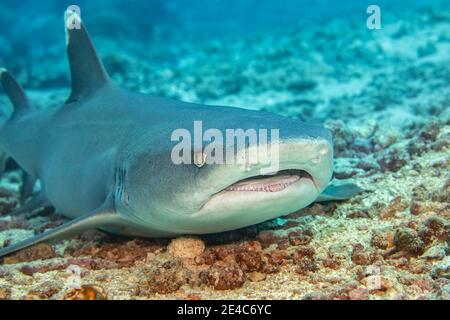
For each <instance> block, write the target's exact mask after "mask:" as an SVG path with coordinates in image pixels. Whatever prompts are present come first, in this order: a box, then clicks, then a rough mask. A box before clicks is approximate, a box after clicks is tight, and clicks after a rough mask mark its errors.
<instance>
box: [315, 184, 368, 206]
mask: <svg viewBox="0 0 450 320" xmlns="http://www.w3.org/2000/svg"><path fill="white" fill-rule="evenodd" d="M362 191H364V189H361V188H360V187H358V186H357V185H356V184H353V183H347V184H342V185H333V184H331V185H329V186H328V187H327V188H326V189H325V190H324V191H323V192H322V193H321V194H320V195H319V197H318V198H317V199H316V201H315V202H325V201H342V200H347V199H350V198H352V197H354V196H356V195H357V194H359V193H361V192H362Z"/></svg>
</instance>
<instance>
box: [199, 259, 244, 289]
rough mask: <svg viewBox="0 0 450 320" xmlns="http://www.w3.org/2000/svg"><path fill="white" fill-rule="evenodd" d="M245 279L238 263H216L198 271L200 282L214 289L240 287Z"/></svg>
mask: <svg viewBox="0 0 450 320" xmlns="http://www.w3.org/2000/svg"><path fill="white" fill-rule="evenodd" d="M245 279H246V277H245V274H244V272H243V271H242V270H241V268H239V266H238V265H227V266H221V265H218V264H216V265H213V266H212V267H211V268H210V269H209V270H205V271H202V272H201V273H200V280H201V282H202V283H204V284H206V285H208V286H210V287H213V288H214V289H216V290H230V289H236V288H240V287H242V286H243V285H244V283H245Z"/></svg>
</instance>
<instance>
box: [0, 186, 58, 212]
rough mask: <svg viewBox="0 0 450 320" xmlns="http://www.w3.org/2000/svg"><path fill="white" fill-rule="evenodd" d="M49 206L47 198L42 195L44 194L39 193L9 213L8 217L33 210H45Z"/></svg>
mask: <svg viewBox="0 0 450 320" xmlns="http://www.w3.org/2000/svg"><path fill="white" fill-rule="evenodd" d="M50 205H51V204H50V202H49V201H48V199H47V196H46V195H45V194H44V192H42V191H41V192H39V193H38V194H36V195H35V196H33V197H32V198H31V199H30V200H28V201H27V202H25V203H24V204H23V205H22V206H20V208H17V209H15V210H13V211H11V212H8V213H7V214H8V215H17V214H21V213H26V212H28V213H31V212H33V211H34V210H36V209H38V208H45V207H49V206H50Z"/></svg>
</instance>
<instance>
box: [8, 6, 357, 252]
mask: <svg viewBox="0 0 450 320" xmlns="http://www.w3.org/2000/svg"><path fill="white" fill-rule="evenodd" d="M67 18H71V19H77V22H79V25H80V28H78V29H77V28H74V29H71V28H68V27H67V26H66V37H67V53H68V57H69V63H70V71H71V84H72V91H71V94H70V97H69V98H68V100H67V101H66V103H65V104H64V105H63V106H61V107H60V108H57V109H51V110H37V109H33V108H32V107H31V106H30V103H29V102H28V99H27V98H26V96H25V93H24V90H23V89H22V87H21V86H20V85H19V84H18V83H17V81H16V80H15V79H14V78H13V77H12V76H11V74H10V73H9V72H8V71H7V70H5V69H1V71H0V80H1V84H2V87H3V88H4V91H5V92H6V94H7V95H8V97H9V99H10V101H11V103H12V105H13V111H12V112H10V113H9V112H3V114H2V116H1V118H0V160H1V161H0V162H1V163H0V167H4V160H5V159H6V158H7V157H10V158H12V159H14V160H15V162H16V163H17V164H18V165H19V166H20V167H21V168H22V169H23V170H24V172H26V175H25V177H26V179H24V183H23V188H22V193H23V196H24V198H26V197H28V196H30V195H31V196H32V197H31V199H30V200H28V202H25V203H24V204H23V206H22V207H21V208H19V209H17V210H16V211H15V212H13V213H12V214H14V213H15V214H17V213H20V212H30V211H32V210H34V209H37V208H39V207H44V206H53V207H54V208H55V209H56V211H57V212H59V213H62V214H63V215H64V216H66V217H68V218H70V219H71V220H70V221H69V222H67V223H64V224H62V225H61V226H59V227H56V228H54V229H51V230H48V231H45V232H43V233H41V234H38V235H35V236H34V237H31V238H29V239H26V240H24V241H22V242H18V243H15V244H12V245H10V246H8V247H5V248H2V249H0V256H4V255H7V254H9V253H12V252H15V251H17V250H20V249H23V248H25V247H28V246H31V245H34V244H37V243H39V242H42V241H54V240H56V239H62V238H67V237H71V236H74V235H77V234H79V233H81V232H83V231H86V230H88V229H93V228H99V229H101V230H104V231H106V232H110V233H113V234H119V235H126V236H137V237H173V236H177V235H185V234H207V233H217V232H223V231H229V230H234V229H238V228H242V227H245V226H249V225H253V224H257V223H260V222H263V221H266V220H269V219H273V218H277V217H280V216H284V215H287V214H289V213H292V212H295V211H297V210H299V209H301V208H304V207H306V206H308V205H309V204H311V203H313V202H314V201H324V200H343V199H347V198H349V197H352V196H353V195H355V194H357V193H358V192H359V191H360V189H359V188H358V187H357V186H355V185H352V184H346V185H341V186H330V185H329V184H330V181H331V179H332V174H333V144H332V137H331V133H330V131H329V130H327V129H325V128H323V127H320V126H313V125H308V124H306V123H302V122H299V121H297V120H294V119H290V118H286V117H282V116H279V115H276V114H272V113H268V112H262V111H251V110H245V109H240V108H232V107H218V106H217V107H216V106H214V107H212V106H204V105H199V104H192V103H185V102H180V101H176V100H171V99H165V98H161V97H155V96H148V95H144V94H139V93H133V92H129V91H127V90H125V89H122V88H119V87H118V86H116V85H115V84H114V83H112V81H111V80H110V78H109V76H108V75H107V73H106V70H105V68H104V66H103V64H102V62H101V61H100V59H99V58H98V56H97V53H96V51H95V48H94V46H93V44H92V42H91V39H90V37H89V35H88V33H87V31H86V29H85V26H84V24H83V23H82V22H81V19H80V17H79V16H78V15H76V14H75V13H73V12H67V13H66V19H67ZM66 21H67V20H66ZM196 120H201V121H202V123H203V127H204V128H205V129H207V128H216V129H218V130H220V131H221V132H224V131H225V129H226V128H243V129H244V130H245V129H247V128H254V129H262V128H264V129H272V128H277V129H279V135H280V136H279V171H278V173H277V174H275V175H271V176H264V175H261V174H260V169H261V168H260V167H259V166H258V165H255V166H252V167H251V168H250V169H248V168H246V169H244V168H243V166H242V165H238V164H210V165H205V166H198V165H195V164H181V165H177V164H174V163H173V161H172V160H171V150H172V148H173V141H171V133H172V132H173V131H174V130H176V129H177V128H191V127H192V123H193V122H194V121H196ZM246 149H248V146H244V147H243V148H241V149H239V150H236V151H235V153H236V155H238V154H243V153H245V152H248V151H249V150H246ZM0 169H1V168H0ZM36 179H39V181H40V183H41V190H40V191H39V193H38V194H36V195H32V194H31V193H32V190H33V185H34V183H35V181H36ZM327 187H328V188H327Z"/></svg>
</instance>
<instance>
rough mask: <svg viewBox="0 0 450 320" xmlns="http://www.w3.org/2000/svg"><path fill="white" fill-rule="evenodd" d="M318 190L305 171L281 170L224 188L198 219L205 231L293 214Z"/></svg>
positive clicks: (197, 215) (315, 194)
mask: <svg viewBox="0 0 450 320" xmlns="http://www.w3.org/2000/svg"><path fill="white" fill-rule="evenodd" d="M319 193H320V190H318V188H317V187H316V184H315V182H314V179H313V178H312V177H311V175H310V174H308V173H307V172H306V171H303V170H282V171H280V172H278V173H277V174H276V175H273V176H254V177H250V178H246V179H243V180H239V181H237V182H235V183H233V184H232V185H230V186H228V187H226V188H224V189H223V190H221V191H220V192H218V193H216V194H214V195H212V196H211V197H210V198H209V199H208V200H207V201H206V203H205V204H204V205H203V206H202V208H201V209H200V210H199V211H198V212H197V213H196V214H195V219H196V220H197V221H198V222H199V225H201V226H202V230H201V231H202V233H213V232H219V230H220V231H227V230H233V229H237V228H241V227H244V226H249V225H252V224H256V223H261V222H264V221H266V220H270V219H274V218H278V217H281V216H284V215H287V214H289V213H293V212H295V211H297V210H299V209H301V208H304V207H306V206H308V205H309V204H311V203H312V202H314V200H315V199H316V198H317V196H318V195H319ZM212 221H214V222H213V223H212Z"/></svg>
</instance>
